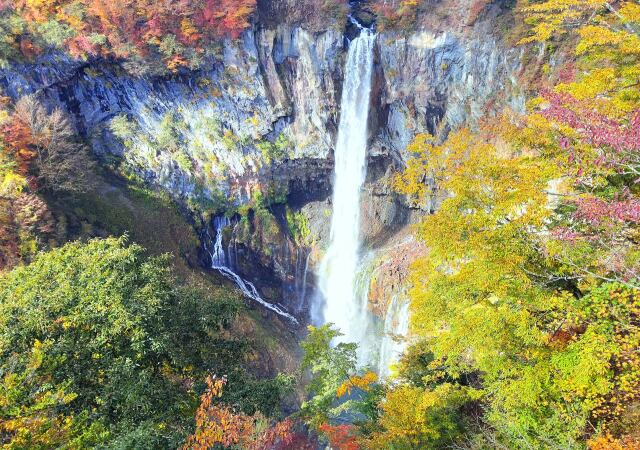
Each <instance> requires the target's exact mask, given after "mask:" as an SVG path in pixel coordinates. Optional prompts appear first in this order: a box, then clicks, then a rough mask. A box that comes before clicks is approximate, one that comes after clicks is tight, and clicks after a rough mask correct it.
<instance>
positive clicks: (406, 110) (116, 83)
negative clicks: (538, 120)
mask: <svg viewBox="0 0 640 450" xmlns="http://www.w3.org/2000/svg"><path fill="white" fill-rule="evenodd" d="M263 3H264V2H263ZM285 6H286V5H285ZM265 8H267V9H265ZM494 9H495V8H494ZM265 11H266V12H265ZM268 11H269V9H268V5H266V6H265V5H262V10H261V14H262V17H263V18H264V17H266V16H265V14H267V13H268ZM267 15H268V14H267ZM450 20H454V22H455V21H456V20H458V19H450ZM460 20H462V19H460ZM494 21H495V13H494V14H485V17H484V18H483V19H482V20H478V21H474V23H472V24H468V23H465V24H464V26H458V27H456V26H453V24H452V25H451V26H450V29H451V31H447V32H442V31H441V30H437V29H436V28H435V27H434V28H433V29H432V30H430V29H425V30H423V31H421V32H418V33H415V34H412V35H410V36H402V35H400V34H397V33H394V32H383V33H381V34H380V35H379V36H378V38H377V44H376V49H375V55H376V62H375V75H374V83H373V85H374V87H373V93H372V98H371V102H372V105H371V106H372V107H371V114H370V120H369V122H370V123H369V133H370V142H371V145H370V156H369V174H368V182H367V186H366V188H365V192H364V195H363V204H362V209H363V216H362V217H363V235H364V237H365V242H366V244H367V246H368V248H370V249H373V250H374V251H375V249H376V248H381V249H382V248H390V247H389V245H390V244H392V243H393V242H394V241H396V240H398V239H400V238H399V237H398V236H400V234H398V233H405V232H406V230H403V228H404V226H405V225H406V224H409V223H410V222H412V221H414V220H415V219H416V217H417V216H419V214H421V212H416V211H411V210H409V209H408V208H407V207H406V206H405V205H404V204H403V202H402V199H400V198H398V197H397V196H396V195H395V194H394V193H393V191H392V189H391V187H390V180H391V177H392V175H393V173H394V172H395V171H396V170H398V169H400V168H401V167H402V165H403V163H404V162H405V161H406V159H407V158H408V157H409V156H410V155H408V154H407V152H406V150H405V148H406V145H407V144H408V143H409V142H410V141H411V140H412V138H413V137H414V136H415V134H417V133H421V132H427V131H428V132H431V133H436V132H443V131H444V132H446V130H447V129H451V128H455V127H458V126H462V125H469V124H470V125H473V124H474V123H475V121H477V120H478V119H479V118H480V116H482V115H483V114H485V113H486V112H487V111H491V110H492V108H497V107H498V106H501V105H504V104H509V105H511V106H512V107H513V108H515V109H522V107H523V100H522V96H520V95H519V92H518V86H517V85H516V83H515V79H516V75H517V74H518V72H519V71H520V70H521V69H522V68H521V64H520V58H519V55H518V54H517V53H516V52H515V51H513V50H510V51H507V50H505V49H504V47H503V46H502V45H501V44H500V41H499V40H498V39H497V38H495V37H493V33H492V27H493V24H494ZM263 22H264V23H260V22H259V23H257V24H256V25H255V26H254V28H253V29H252V30H250V31H248V32H246V33H244V34H243V35H242V37H241V39H239V40H238V41H235V42H225V43H224V44H223V45H222V46H221V48H220V51H219V55H218V57H217V58H213V59H211V61H210V63H209V64H208V66H206V65H205V66H206V69H203V70H198V71H190V72H180V73H178V74H175V75H172V76H166V77H158V78H140V77H137V76H135V75H131V74H129V73H127V72H126V70H125V68H124V67H123V66H122V65H120V64H118V63H115V62H106V61H96V62H78V61H71V60H69V59H66V58H63V57H57V56H55V55H51V56H49V57H47V58H44V59H42V60H41V61H39V62H37V63H35V64H31V65H16V66H13V67H10V68H7V69H4V70H2V71H0V86H2V88H3V89H4V91H5V93H6V95H9V96H11V97H14V98H15V97H19V96H21V95H25V94H31V93H36V94H37V95H38V96H39V97H40V98H41V99H42V100H43V101H45V103H46V104H47V105H48V106H50V107H61V108H63V109H64V110H66V111H67V112H69V113H70V114H71V116H72V118H73V120H74V123H75V125H76V128H77V130H78V131H79V133H80V134H81V135H83V136H84V137H86V139H87V140H88V142H89V143H90V145H91V147H92V149H93V150H94V152H95V153H96V154H97V155H99V156H100V157H101V158H102V159H104V160H105V161H108V162H109V163H110V164H119V166H120V168H121V169H124V170H125V171H126V172H129V173H133V174H135V175H137V176H138V177H140V178H141V179H142V180H144V181H145V182H147V183H150V184H153V185H156V186H159V187H161V188H162V189H165V190H167V191H168V192H170V193H171V194H172V195H173V196H175V197H176V198H177V199H178V200H181V201H186V200H188V199H189V200H190V201H192V202H195V203H201V204H203V203H207V202H209V203H211V202H213V203H214V204H215V205H218V203H219V202H220V199H221V198H222V199H224V200H225V201H224V202H222V203H225V204H226V205H227V206H228V205H229V204H233V205H236V206H238V205H242V204H245V203H250V202H251V201H252V197H254V196H255V194H256V192H257V191H258V190H260V191H261V192H262V194H263V195H264V194H265V192H266V191H267V190H271V191H275V192H280V193H283V194H285V195H286V202H285V203H287V206H288V208H289V209H290V210H291V211H294V212H296V213H300V214H302V216H303V217H304V220H305V221H306V226H307V228H308V236H307V237H306V238H305V239H304V242H302V241H300V240H299V239H295V237H294V236H292V234H291V230H290V226H289V224H288V223H287V217H286V211H285V210H282V211H278V210H277V208H275V209H274V208H271V210H270V213H271V215H272V216H273V220H271V221H265V220H258V218H256V216H255V215H251V214H249V215H247V216H245V217H243V218H242V220H241V219H240V218H236V220H235V223H236V225H235V226H234V228H233V232H232V233H231V234H230V235H229V236H226V239H227V240H229V241H230V242H231V244H233V246H234V248H235V249H237V250H236V253H235V255H234V257H235V259H236V260H239V261H238V264H237V269H238V271H240V272H241V274H242V275H243V276H245V277H247V278H249V279H253V280H255V281H258V282H257V283H256V284H257V285H258V288H261V289H262V290H263V291H264V292H265V295H267V296H268V297H269V298H271V299H273V300H275V299H278V300H280V299H284V300H283V303H284V304H285V305H286V306H289V307H290V309H292V310H299V311H304V310H305V309H306V308H307V306H308V300H309V298H310V296H311V295H312V292H313V288H312V286H310V287H309V288H308V289H307V288H306V286H305V289H304V291H305V294H303V295H302V296H303V298H302V299H300V283H301V281H300V279H299V277H300V276H301V275H300V274H301V273H302V272H304V273H307V272H309V271H310V272H313V266H314V262H316V261H318V260H319V259H320V254H321V253H322V251H323V248H324V246H325V243H326V241H327V238H328V233H329V230H328V224H329V216H330V211H331V205H330V203H329V202H330V194H331V179H332V178H331V173H332V160H333V158H332V151H333V145H334V142H335V138H336V132H337V123H338V119H339V106H340V97H341V86H342V79H343V73H342V70H343V65H344V56H345V45H346V43H347V39H346V38H345V37H344V34H343V32H342V31H339V30H336V29H334V28H330V29H328V30H324V31H319V27H317V26H313V27H312V26H306V28H305V26H301V25H299V24H296V23H284V22H287V21H284V20H283V21H279V23H276V22H277V21H273V20H269V21H266V20H263ZM290 22H291V21H290ZM316 25H317V24H316ZM427 26H428V24H427ZM309 30H311V31H309ZM114 161H115V162H114ZM220 206H221V205H218V206H217V207H220ZM267 222H269V223H270V225H269V226H270V229H269V230H268V232H267V231H266V230H265V229H264V227H265V223H267ZM241 225H242V226H241ZM258 235H259V236H260V237H259V238H257V237H256V236H258ZM391 247H393V246H392V245H391ZM384 254H385V251H384V250H383V251H381V252H379V256H380V260H384V259H385V258H384ZM308 266H310V267H308ZM256 267H258V268H259V269H258V270H256V269H255V268H256ZM301 267H302V268H306V269H309V270H302V269H301ZM385 267H386V266H385ZM385 270H386V269H385ZM307 282H308V283H310V284H311V285H312V284H313V277H310V278H307V275H305V281H304V283H305V284H306V283H307ZM292 286H293V287H292ZM372 289H373V290H375V291H376V292H382V291H381V290H380V288H379V286H378V287H376V288H375V289H374V288H372ZM294 291H295V293H294V294H292V292H294ZM383 291H384V292H386V290H383ZM390 295H391V294H389V293H388V292H387V293H385V295H384V296H385V297H389V296H390ZM379 297H380V295H379V294H376V305H378V306H376V308H377V309H378V310H384V302H385V300H384V299H380V298H379Z"/></svg>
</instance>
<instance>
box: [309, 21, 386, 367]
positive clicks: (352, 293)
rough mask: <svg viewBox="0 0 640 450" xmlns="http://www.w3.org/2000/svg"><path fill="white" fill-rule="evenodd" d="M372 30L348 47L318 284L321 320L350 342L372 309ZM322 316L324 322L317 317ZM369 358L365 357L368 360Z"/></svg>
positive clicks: (360, 338) (363, 329)
mask: <svg viewBox="0 0 640 450" xmlns="http://www.w3.org/2000/svg"><path fill="white" fill-rule="evenodd" d="M375 39H376V36H375V33H374V32H373V31H371V30H368V29H364V28H362V29H361V32H360V35H359V36H358V37H357V38H356V39H354V40H353V41H352V42H351V43H350V45H349V51H348V54H347V62H346V66H345V70H344V73H345V80H344V85H343V88H342V103H341V110H340V111H341V113H340V126H339V129H338V142H337V145H336V149H335V179H334V186H333V215H332V218H331V235H330V244H329V248H328V249H327V253H326V255H325V256H324V259H323V260H322V262H321V265H320V271H319V275H320V280H319V287H320V292H321V294H322V297H323V300H324V303H323V305H322V318H316V320H317V321H318V322H325V323H327V322H331V323H333V324H335V325H336V326H337V327H338V328H339V329H340V331H341V332H342V333H343V334H344V336H343V337H342V338H341V340H342V341H345V342H357V343H359V344H360V345H361V346H362V345H363V344H364V341H365V340H367V339H366V337H367V330H368V329H369V328H370V327H369V323H370V321H371V318H370V313H369V312H368V310H367V308H366V305H363V302H362V301H361V299H359V298H358V295H357V293H356V286H355V284H356V273H357V271H358V266H359V262H360V191H361V189H362V185H363V184H364V181H365V175H366V149H367V119H368V116H369V96H370V93H371V73H372V68H373V47H374V42H375ZM318 319H319V320H318ZM366 362H367V361H361V363H366Z"/></svg>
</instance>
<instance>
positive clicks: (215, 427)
mask: <svg viewBox="0 0 640 450" xmlns="http://www.w3.org/2000/svg"><path fill="white" fill-rule="evenodd" d="M206 383H207V391H206V392H205V393H204V394H203V395H202V397H201V403H200V407H199V408H198V411H197V412H196V431H195V433H194V434H192V435H191V436H189V438H188V439H187V441H186V443H185V445H184V446H183V450H209V449H211V448H215V447H216V446H222V447H223V448H227V447H232V446H234V447H239V448H242V449H246V450H267V449H273V450H287V449H291V450H293V449H294V448H296V449H304V448H307V447H306V445H305V444H304V442H300V440H299V439H300V435H297V434H296V432H295V430H294V425H295V424H294V422H293V420H291V419H285V420H283V421H281V422H276V423H275V424H273V425H271V426H270V425H269V421H268V420H267V418H265V417H264V416H263V415H262V414H260V413H255V414H253V415H247V414H245V413H243V412H242V411H238V410H236V409H235V408H234V407H232V406H229V405H225V404H222V403H220V402H219V401H218V399H219V397H220V396H222V390H223V388H224V386H225V385H226V384H227V379H226V378H224V377H223V378H218V377H208V378H207V379H206ZM293 445H295V447H293Z"/></svg>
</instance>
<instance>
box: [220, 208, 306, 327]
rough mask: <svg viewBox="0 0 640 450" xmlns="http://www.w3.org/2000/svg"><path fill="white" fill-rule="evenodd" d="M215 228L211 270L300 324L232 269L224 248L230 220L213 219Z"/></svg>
mask: <svg viewBox="0 0 640 450" xmlns="http://www.w3.org/2000/svg"><path fill="white" fill-rule="evenodd" d="M213 226H214V228H215V229H216V239H215V241H214V243H213V250H211V252H210V255H211V268H212V269H215V270H217V271H218V272H220V273H221V274H222V275H224V276H225V277H226V278H228V279H230V280H231V281H233V282H234V283H235V284H236V285H237V286H238V287H239V288H240V290H241V291H242V293H243V294H244V295H245V296H247V297H248V298H250V299H251V300H254V301H256V302H258V303H260V304H261V305H262V306H264V307H265V308H267V309H269V310H271V311H273V312H275V313H276V314H278V315H280V316H282V317H286V318H287V319H289V320H291V321H292V322H294V323H298V321H297V320H296V318H295V317H293V316H292V315H291V314H289V313H288V312H286V311H285V310H284V309H282V308H280V307H279V306H278V305H274V304H272V303H269V302H267V301H266V300H264V299H263V298H262V297H260V294H259V293H258V290H257V289H256V287H255V286H254V284H253V283H252V282H250V281H248V280H244V279H242V277H240V275H238V274H237V273H235V272H234V271H233V270H232V269H231V267H230V263H229V261H228V259H227V255H226V254H225V252H224V247H223V246H222V232H223V230H224V229H225V228H226V227H228V226H229V219H228V218H226V217H224V216H220V217H215V218H214V219H213Z"/></svg>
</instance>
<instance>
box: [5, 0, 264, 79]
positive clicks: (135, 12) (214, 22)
mask: <svg viewBox="0 0 640 450" xmlns="http://www.w3.org/2000/svg"><path fill="white" fill-rule="evenodd" d="M255 7H256V3H255V0H199V1H184V0H181V1H172V0H162V1H155V0H154V1H150V0H55V1H32V0H18V1H16V2H3V3H2V4H0V37H1V38H2V39H1V42H2V43H1V44H0V59H3V60H5V62H6V60H8V59H10V58H15V57H18V56H20V55H22V56H26V57H33V56H35V55H38V54H40V53H42V52H43V51H45V50H47V49H51V48H54V49H62V50H65V51H68V52H69V53H70V54H71V55H72V56H75V57H81V58H87V57H91V56H98V55H101V56H114V57H118V58H148V57H150V56H153V57H157V58H160V59H162V61H164V63H165V65H166V67H167V68H168V69H170V70H175V69H177V68H178V67H180V66H187V65H191V66H194V65H197V64H198V63H199V61H200V60H201V57H202V55H203V54H204V53H205V51H206V50H207V49H208V48H210V47H211V44H212V42H214V41H215V40H217V39H220V38H224V37H231V38H237V37H238V36H239V35H240V34H241V33H242V31H243V30H244V29H246V28H247V27H248V26H249V18H250V16H251V14H252V13H253V11H254V9H255Z"/></svg>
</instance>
